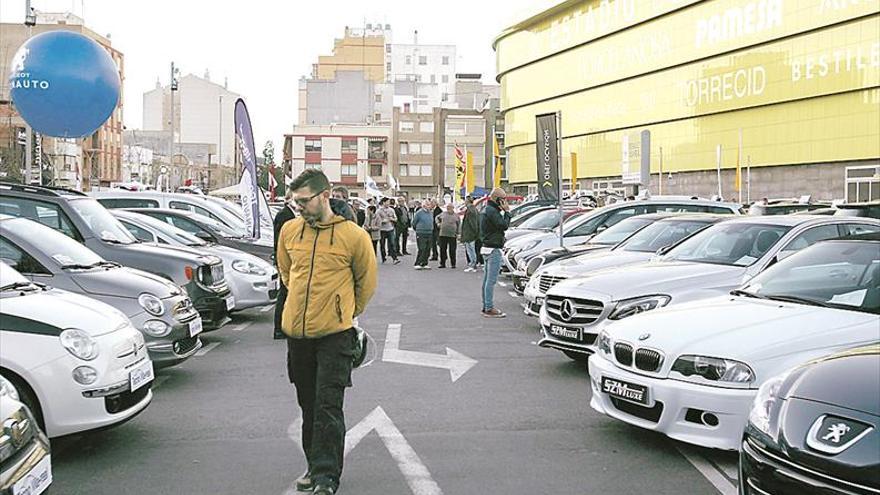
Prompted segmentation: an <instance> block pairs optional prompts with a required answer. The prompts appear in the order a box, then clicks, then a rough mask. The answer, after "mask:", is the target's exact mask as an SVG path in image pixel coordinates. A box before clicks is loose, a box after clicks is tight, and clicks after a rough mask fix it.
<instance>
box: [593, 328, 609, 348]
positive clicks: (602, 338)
mask: <svg viewBox="0 0 880 495" xmlns="http://www.w3.org/2000/svg"><path fill="white" fill-rule="evenodd" d="M596 347H598V348H599V351H600V352H602V353H604V354H611V336H610V335H608V332H606V331H605V330H602V331H601V332H600V333H599V336H598V337H597V338H596Z"/></svg>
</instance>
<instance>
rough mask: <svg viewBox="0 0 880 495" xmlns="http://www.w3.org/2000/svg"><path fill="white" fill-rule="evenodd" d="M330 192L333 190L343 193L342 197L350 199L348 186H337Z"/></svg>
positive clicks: (332, 191) (333, 191)
mask: <svg viewBox="0 0 880 495" xmlns="http://www.w3.org/2000/svg"><path fill="white" fill-rule="evenodd" d="M330 192H331V193H335V192H338V193H341V194H342V197H343V198H345V199H348V198H349V194H348V188H347V187H345V186H335V187H334V188H333V190H331V191H330Z"/></svg>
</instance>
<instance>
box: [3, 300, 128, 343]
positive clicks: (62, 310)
mask: <svg viewBox="0 0 880 495" xmlns="http://www.w3.org/2000/svg"><path fill="white" fill-rule="evenodd" d="M0 305H2V307H3V312H2V314H3V316H4V318H2V320H3V321H2V323H0V328H2V329H4V330H12V331H15V328H14V327H15V326H16V325H24V326H26V327H31V328H32V327H33V326H35V325H39V326H44V325H48V326H51V327H55V328H56V329H58V331H59V332H60V330H66V329H68V328H78V329H80V330H83V331H84V332H86V333H88V334H89V335H91V336H93V337H97V336H99V335H104V334H106V333H110V332H114V331H116V330H119V329H120V328H123V327H126V326H130V325H131V323H130V322H129V320H128V318H127V317H126V316H125V315H124V314H122V312H120V311H119V310H117V309H115V308H113V307H112V306H110V305H107V304H104V303H102V302H100V301H96V300H95V299H92V298H90V297H86V296H81V295H78V294H74V293H72V292H67V291H63V290H59V289H51V290H48V291H42V292H32V293H26V295H23V296H11V297H9V296H7V297H3V298H2V300H0ZM7 316H8V317H14V318H7Z"/></svg>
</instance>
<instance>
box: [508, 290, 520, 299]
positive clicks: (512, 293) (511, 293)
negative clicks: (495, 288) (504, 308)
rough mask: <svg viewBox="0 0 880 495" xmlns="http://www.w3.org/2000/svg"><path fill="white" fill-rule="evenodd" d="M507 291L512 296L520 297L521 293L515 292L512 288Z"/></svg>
mask: <svg viewBox="0 0 880 495" xmlns="http://www.w3.org/2000/svg"><path fill="white" fill-rule="evenodd" d="M507 293H508V294H509V295H510V297H512V298H514V299H516V298H518V297H519V294H517V293H516V292H514V291H512V290H509V291H507Z"/></svg>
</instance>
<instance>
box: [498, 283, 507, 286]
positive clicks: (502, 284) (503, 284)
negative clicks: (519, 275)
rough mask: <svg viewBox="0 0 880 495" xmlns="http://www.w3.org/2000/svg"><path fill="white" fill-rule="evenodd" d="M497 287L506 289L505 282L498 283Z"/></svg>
mask: <svg viewBox="0 0 880 495" xmlns="http://www.w3.org/2000/svg"><path fill="white" fill-rule="evenodd" d="M498 285H500V286H501V287H507V283H506V282H498Z"/></svg>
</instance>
